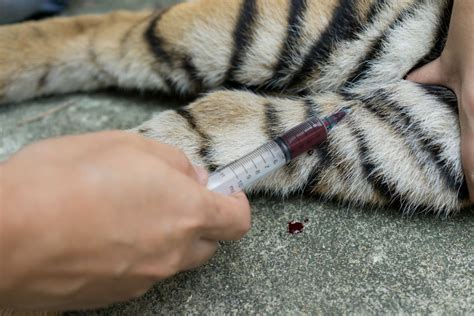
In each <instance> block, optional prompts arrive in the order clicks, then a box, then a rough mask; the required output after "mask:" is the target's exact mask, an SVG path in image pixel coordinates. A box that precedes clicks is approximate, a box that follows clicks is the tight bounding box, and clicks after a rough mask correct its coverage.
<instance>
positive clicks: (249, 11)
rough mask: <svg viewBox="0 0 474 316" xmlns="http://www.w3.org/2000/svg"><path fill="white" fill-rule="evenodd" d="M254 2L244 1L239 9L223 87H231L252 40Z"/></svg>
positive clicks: (255, 8)
mask: <svg viewBox="0 0 474 316" xmlns="http://www.w3.org/2000/svg"><path fill="white" fill-rule="evenodd" d="M257 13H258V12H257V2H256V0H244V1H243V3H242V7H241V9H240V16H239V20H238V22H237V25H236V28H235V30H234V36H233V38H234V47H233V52H232V57H231V58H230V61H229V68H228V70H227V74H226V79H225V84H224V86H232V84H233V82H235V81H236V79H235V72H236V71H237V70H238V69H239V67H240V65H241V64H242V63H243V60H244V57H245V55H246V52H247V49H248V48H249V47H250V45H251V42H252V39H253V31H254V25H255V19H256V16H257Z"/></svg>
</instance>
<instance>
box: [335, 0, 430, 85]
mask: <svg viewBox="0 0 474 316" xmlns="http://www.w3.org/2000/svg"><path fill="white" fill-rule="evenodd" d="M424 1H425V0H420V1H418V2H416V3H415V4H413V5H411V6H410V7H408V8H406V9H404V10H403V11H402V12H400V14H399V15H398V16H397V18H396V19H395V20H394V21H393V22H392V23H391V24H390V26H389V27H388V28H387V29H386V30H385V31H384V32H383V33H382V35H380V36H379V37H378V38H376V39H375V40H374V41H373V42H372V45H371V46H370V48H369V50H368V51H367V53H366V55H365V56H364V57H363V58H362V59H361V60H360V62H359V63H358V65H359V66H358V67H357V68H356V69H354V70H353V71H352V73H351V74H350V75H349V76H348V79H347V80H346V82H345V84H344V88H348V87H351V86H353V85H356V84H357V83H358V82H360V81H361V80H364V79H366V78H367V77H368V75H369V71H370V69H371V67H372V65H373V64H375V63H374V61H375V60H376V59H378V58H379V57H380V55H381V53H382V51H383V45H384V44H385V43H386V42H387V41H388V37H389V36H390V35H391V33H392V31H393V30H394V29H395V28H396V27H397V26H399V25H401V24H403V21H404V20H405V19H406V18H409V17H411V16H412V15H413V12H414V10H415V9H417V8H418V7H419V6H420V5H421V4H423V3H424Z"/></svg>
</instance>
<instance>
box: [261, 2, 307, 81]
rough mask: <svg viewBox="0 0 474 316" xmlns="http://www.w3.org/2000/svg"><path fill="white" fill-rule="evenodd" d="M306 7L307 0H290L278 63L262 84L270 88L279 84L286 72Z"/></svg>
mask: <svg viewBox="0 0 474 316" xmlns="http://www.w3.org/2000/svg"><path fill="white" fill-rule="evenodd" d="M307 9H308V1H307V0H292V1H291V7H290V14H289V16H288V28H287V35H286V40H285V42H284V46H283V48H282V50H281V52H280V55H279V57H278V63H277V65H276V66H275V69H274V71H273V73H274V75H273V77H272V78H271V79H270V80H268V81H267V83H265V84H264V86H267V87H269V88H270V89H271V88H273V87H276V86H279V85H278V83H279V81H280V80H281V79H283V78H284V76H286V75H287V74H288V71H289V67H290V65H291V59H292V56H293V54H295V53H296V51H295V47H298V45H299V40H300V38H301V30H302V27H303V23H304V15H305V13H306V11H307Z"/></svg>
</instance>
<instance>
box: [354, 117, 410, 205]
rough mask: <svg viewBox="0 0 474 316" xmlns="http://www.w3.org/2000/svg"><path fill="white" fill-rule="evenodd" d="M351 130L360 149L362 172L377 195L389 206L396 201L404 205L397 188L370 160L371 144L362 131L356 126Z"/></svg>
mask: <svg viewBox="0 0 474 316" xmlns="http://www.w3.org/2000/svg"><path fill="white" fill-rule="evenodd" d="M350 129H351V132H352V134H353V135H354V137H355V139H356V142H357V146H358V148H359V157H360V161H361V165H362V170H363V172H364V176H365V178H366V179H367V181H368V182H369V183H370V185H371V186H372V188H373V189H374V191H375V192H376V193H378V194H379V195H380V196H381V197H383V198H385V199H386V200H387V201H388V203H389V205H391V204H392V203H393V202H395V201H398V202H399V203H400V204H401V205H403V201H402V198H401V196H400V194H399V193H397V190H396V188H395V186H394V185H393V184H391V183H390V181H388V179H386V178H385V177H384V175H383V174H380V173H378V172H376V170H377V165H376V164H375V162H374V161H372V160H371V159H370V147H369V143H368V141H367V139H366V138H365V136H364V135H363V134H362V131H361V130H359V129H358V128H356V127H355V126H354V124H351V125H350Z"/></svg>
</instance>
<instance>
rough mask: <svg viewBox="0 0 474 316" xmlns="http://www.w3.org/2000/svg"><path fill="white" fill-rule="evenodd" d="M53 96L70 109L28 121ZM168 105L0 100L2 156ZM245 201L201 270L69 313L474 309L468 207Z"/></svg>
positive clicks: (102, 99)
mask: <svg viewBox="0 0 474 316" xmlns="http://www.w3.org/2000/svg"><path fill="white" fill-rule="evenodd" d="M155 2H156V3H158V4H160V3H162V2H164V1H146V0H141V1H128V0H120V1H112V0H104V1H90V0H89V1H80V0H76V1H72V7H71V11H70V12H69V13H77V12H99V11H106V10H109V9H111V8H112V7H115V8H118V7H123V8H140V7H143V6H154V5H155ZM169 2H172V1H169ZM62 104H67V105H68V106H67V107H63V108H62V110H60V111H58V112H56V113H53V114H50V115H47V116H46V117H44V118H42V119H36V120H33V121H32V120H31V119H32V118H34V117H36V116H37V115H38V114H40V113H44V112H45V111H48V110H50V109H55V108H57V106H58V105H62ZM178 104H179V103H177V102H175V101H172V100H167V99H163V98H159V97H157V96H139V95H134V94H123V93H117V92H100V93H94V94H78V95H69V96H60V97H52V98H44V99H41V100H35V101H30V102H25V103H23V104H18V105H7V106H2V107H0V128H1V138H0V160H1V159H5V158H6V157H8V156H9V155H10V154H12V153H13V152H15V151H16V150H18V149H19V148H20V147H21V146H23V145H25V144H27V143H30V142H32V141H35V140H38V139H43V138H47V137H52V136H58V135H64V134H74V133H82V132H87V131H96V130H102V129H111V128H119V129H124V128H129V127H132V126H134V125H136V124H138V123H140V122H141V121H143V120H145V119H147V118H149V117H150V116H151V115H152V114H153V113H156V112H159V111H161V110H163V109H165V108H168V107H171V106H176V105H178ZM251 201H252V209H253V228H252V231H251V232H250V233H249V234H248V235H247V236H246V237H245V238H244V239H243V240H242V241H239V242H229V243H223V244H222V246H221V247H220V249H219V251H218V253H217V255H216V256H215V257H214V258H213V259H212V260H211V261H210V262H209V263H208V264H207V265H205V266H204V267H202V268H200V269H198V270H196V271H192V272H188V273H183V274H180V275H178V276H176V277H174V278H172V279H170V280H168V281H165V282H162V283H159V284H157V285H156V286H155V287H154V289H152V290H151V291H150V292H149V293H148V294H146V295H145V296H144V297H142V298H140V299H137V300H134V301H131V302H127V303H123V304H117V305H114V306H111V307H110V308H107V309H102V310H97V311H89V312H76V313H71V314H78V315H153V314H201V313H202V314H223V313H232V314H249V313H258V314H288V313H290V314H306V313H323V314H334V313H336V314H339V313H347V312H351V313H371V314H375V313H377V314H381V313H385V312H388V313H391V314H394V313H436V314H474V286H473V280H474V243H473V238H474V212H472V211H464V212H462V213H460V214H457V215H456V216H453V217H450V218H447V219H440V218H436V217H434V216H433V215H417V216H413V217H409V218H407V217H404V216H402V215H401V214H400V213H399V212H398V211H397V210H377V209H361V208H353V207H345V206H341V205H337V204H333V203H325V202H320V201H317V200H314V199H310V198H304V197H293V198H291V199H289V200H280V199H278V198H272V197H252V198H251ZM305 219H308V220H309V222H308V223H307V225H306V227H305V229H304V230H303V232H302V233H301V234H299V235H290V234H288V232H287V222H288V221H290V220H298V221H303V220H305ZM118 229H120V228H118Z"/></svg>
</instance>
